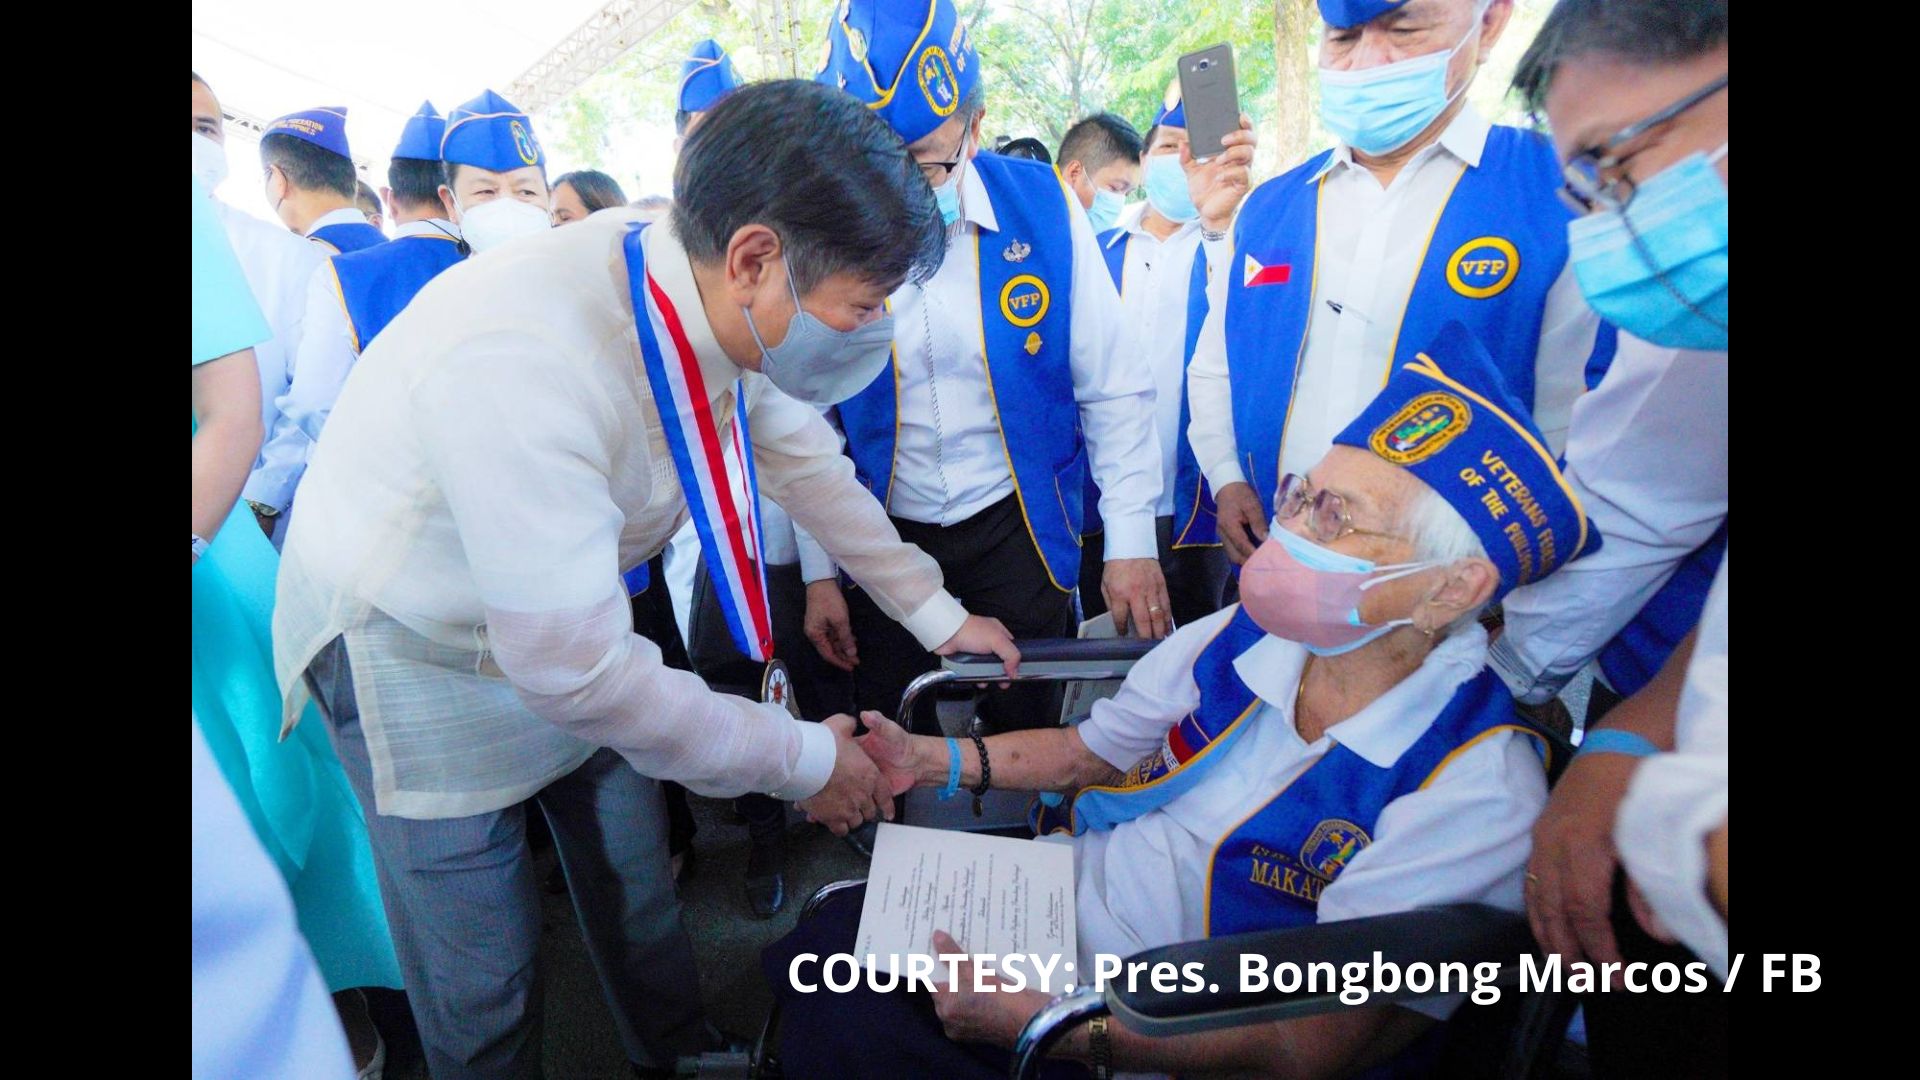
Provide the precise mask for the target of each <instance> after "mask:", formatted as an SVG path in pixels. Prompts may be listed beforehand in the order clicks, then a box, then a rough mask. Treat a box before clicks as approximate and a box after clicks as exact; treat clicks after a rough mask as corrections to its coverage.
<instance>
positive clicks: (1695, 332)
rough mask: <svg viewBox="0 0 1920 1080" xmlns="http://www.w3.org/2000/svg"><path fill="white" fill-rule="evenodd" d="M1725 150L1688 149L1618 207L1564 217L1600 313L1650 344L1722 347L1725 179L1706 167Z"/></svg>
mask: <svg viewBox="0 0 1920 1080" xmlns="http://www.w3.org/2000/svg"><path fill="white" fill-rule="evenodd" d="M1726 154H1727V144H1726V143H1721V144H1720V149H1718V150H1715V151H1714V152H1713V153H1712V154H1701V153H1695V154H1689V155H1687V156H1686V157H1684V158H1681V159H1680V160H1679V161H1677V162H1675V163H1674V164H1673V165H1670V166H1668V167H1667V168H1665V169H1662V170H1661V171H1660V172H1658V173H1656V174H1655V175H1653V176H1651V177H1649V178H1648V179H1647V181H1646V183H1644V184H1641V185H1640V186H1639V188H1638V189H1636V190H1635V192H1634V194H1633V198H1632V199H1630V200H1628V202H1627V206H1626V209H1625V210H1599V211H1596V212H1594V213H1591V214H1588V215H1586V216H1585V217H1581V218H1575V219H1574V220H1573V221H1571V222H1569V223H1568V225H1567V238H1568V240H1569V242H1570V246H1569V250H1568V258H1569V260H1570V261H1571V262H1572V263H1573V276H1574V278H1575V279H1576V280H1578V281H1579V282H1580V291H1581V292H1582V293H1585V294H1586V297H1587V303H1588V304H1590V305H1592V307H1593V310H1594V312H1595V313H1596V314H1598V315H1599V316H1600V317H1601V318H1603V319H1605V320H1607V321H1608V322H1610V323H1613V324H1614V325H1615V326H1618V327H1619V328H1620V329H1622V330H1625V331H1626V332H1627V333H1629V334H1632V335H1633V336H1635V337H1637V338H1641V339H1643V340H1646V341H1650V342H1652V343H1654V344H1655V345H1664V346H1666V347H1668V348H1672V349H1713V350H1725V349H1726V347H1727V184H1726V181H1724V180H1722V179H1720V174H1719V172H1717V171H1716V170H1715V169H1714V167H1713V165H1714V162H1716V161H1719V160H1720V159H1721V158H1723V157H1725V156H1726ZM1636 236H1637V237H1638V239H1637V240H1636V239H1635V238H1636Z"/></svg>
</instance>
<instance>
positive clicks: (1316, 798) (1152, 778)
mask: <svg viewBox="0 0 1920 1080" xmlns="http://www.w3.org/2000/svg"><path fill="white" fill-rule="evenodd" d="M1262 636H1264V631H1262V630H1261V629H1260V628H1259V627H1258V626H1257V625H1255V624H1254V622H1253V620H1252V619H1251V618H1249V617H1248V615H1247V613H1246V610H1245V609H1244V608H1242V609H1238V610H1236V611H1235V613H1234V615H1233V618H1232V619H1230V620H1229V621H1228V622H1227V624H1226V626H1225V627H1223V628H1222V629H1221V630H1220V632H1219V633H1218V634H1216V635H1215V636H1214V638H1213V640H1212V641H1210V642H1208V643H1207V645H1206V647H1205V648H1204V649H1202V650H1201V652H1200V655H1199V657H1198V658H1197V659H1195V661H1194V665H1193V678H1194V682H1195V683H1196V684H1197V685H1198V686H1199V687H1200V704H1199V705H1198V706H1197V707H1196V708H1195V709H1194V710H1193V712H1191V713H1189V714H1188V715H1187V716H1186V717H1184V718H1183V719H1182V720H1181V721H1180V722H1179V723H1178V724H1176V725H1174V726H1173V727H1172V728H1170V729H1168V732H1167V738H1166V741H1165V743H1163V744H1162V746H1161V749H1160V751H1159V752H1158V753H1156V754H1153V755H1150V756H1148V757H1147V758H1146V759H1145V760H1143V761H1141V762H1140V763H1139V764H1138V765H1135V766H1134V767H1133V768H1132V769H1130V770H1128V772H1127V774H1126V775H1125V776H1124V777H1122V778H1121V781H1120V783H1119V784H1117V785H1114V786H1111V787H1090V788H1084V789H1082V790H1081V791H1080V792H1079V793H1078V794H1077V795H1076V796H1075V797H1074V799H1073V801H1072V803H1071V804H1069V805H1067V806H1063V807H1060V808H1051V809H1050V808H1046V807H1040V806H1038V805H1036V810H1037V811H1039V814H1038V816H1037V817H1036V819H1035V824H1036V828H1037V829H1038V830H1040V831H1042V832H1043V833H1044V832H1058V831H1062V830H1063V829H1064V830H1066V831H1070V832H1072V833H1074V834H1076V835H1077V834H1078V833H1080V832H1081V831H1083V830H1085V829H1088V828H1099V829H1111V828H1113V827H1114V826H1116V825H1118V824H1120V823H1122V822H1124V821H1128V820H1131V819H1133V818H1135V817H1139V816H1140V815H1142V814H1144V813H1147V812H1148V811H1151V810H1156V809H1159V808H1160V807H1162V806H1165V805H1167V804H1168V803H1171V802H1172V801H1173V800H1174V799H1176V798H1179V797H1180V796H1181V795H1182V794H1184V793H1186V792H1187V791H1189V790H1191V789H1192V788H1193V787H1194V786H1195V785H1196V784H1197V783H1198V782H1199V781H1200V780H1201V779H1202V778H1204V776H1205V775H1206V773H1207V772H1208V771H1209V770H1210V769H1211V768H1212V766H1213V764H1214V762H1216V761H1217V760H1219V756H1220V755H1224V754H1225V753H1226V750H1227V748H1228V747H1229V746H1230V745H1231V744H1232V743H1233V742H1234V741H1235V740H1237V739H1238V738H1239V737H1240V736H1241V735H1242V734H1244V733H1245V731H1246V730H1247V724H1248V721H1249V720H1251V719H1252V717H1253V716H1254V715H1255V714H1256V713H1257V712H1258V710H1259V707H1260V704H1261V702H1260V699H1259V698H1258V697H1257V696H1255V694H1254V692H1253V691H1252V690H1251V689H1250V688H1249V687H1248V686H1247V685H1246V683H1244V682H1242V681H1241V679H1240V676H1239V673H1237V672H1236V671H1234V669H1233V661H1234V660H1235V659H1236V658H1237V657H1239V655H1240V654H1241V653H1243V652H1245V651H1246V650H1247V649H1248V648H1250V647H1252V645H1253V644H1254V643H1255V642H1257V641H1259V640H1260V639H1261V637H1262ZM1514 719H1515V718H1514V711H1513V697H1512V695H1510V694H1509V693H1508V692H1507V689H1506V686H1505V684H1503V683H1502V682H1501V681H1500V678H1499V676H1497V675H1495V674H1494V673H1493V670H1492V669H1491V668H1482V669H1481V671H1480V673H1479V674H1478V675H1475V676H1474V677H1473V678H1471V679H1468V680H1467V681H1466V682H1465V683H1462V684H1461V686H1460V688H1459V689H1458V690H1456V691H1454V695H1453V698H1452V699H1451V700H1450V701H1448V702H1447V705H1446V707H1445V708H1443V709H1442V710H1441V711H1440V715H1439V716H1437V717H1435V718H1434V719H1433V721H1432V722H1431V723H1430V724H1428V725H1427V730H1426V732H1425V733H1424V734H1422V735H1421V736H1420V738H1418V739H1416V740H1415V741H1414V743H1413V745H1412V746H1410V747H1408V748H1407V750H1406V752H1405V753H1403V754H1401V755H1400V757H1399V759H1398V760H1397V761H1395V762H1394V763H1393V764H1392V765H1391V766H1389V767H1387V768H1384V769H1383V768H1380V767H1378V766H1376V765H1374V764H1373V763H1372V762H1369V761H1368V760H1367V759H1365V758H1363V757H1361V756H1360V755H1359V754H1356V753H1354V752H1353V751H1352V750H1349V749H1347V748H1346V747H1344V746H1342V745H1340V744H1339V743H1338V742H1335V743H1334V744H1333V745H1332V747H1331V748H1330V749H1329V750H1328V751H1327V752H1326V754H1325V755H1323V756H1322V757H1321V758H1320V759H1319V760H1318V761H1316V762H1314V763H1313V764H1311V765H1309V766H1308V767H1307V769H1306V771H1305V772H1303V773H1301V774H1300V775H1299V776H1298V777H1296V778H1295V779H1294V780H1293V782H1292V783H1291V784H1288V785H1287V786H1286V788H1284V789H1283V790H1281V791H1280V792H1278V793H1276V794H1275V795H1274V796H1273V797H1272V799H1271V800H1270V801H1268V802H1267V804H1266V805H1265V806H1262V807H1260V808H1259V809H1258V810H1256V811H1254V812H1253V814H1252V815H1251V816H1249V817H1248V818H1247V819H1246V820H1244V821H1242V822H1241V823H1240V824H1239V825H1237V826H1235V827H1234V829H1233V831H1232V832H1230V833H1228V834H1227V835H1226V836H1224V837H1221V838H1220V841H1219V843H1218V844H1216V845H1215V847H1214V852H1213V861H1212V865H1211V867H1210V868H1209V870H1208V877H1207V934H1208V936H1213V935H1216V934H1235V933H1240V932H1242V931H1247V930H1271V929H1279V928H1283V927H1289V926H1306V925H1311V924H1312V923H1313V922H1314V921H1315V919H1316V918H1317V916H1318V912H1319V904H1320V893H1321V891H1322V890H1324V889H1325V888H1326V887H1327V885H1328V884H1330V883H1331V882H1332V881H1333V880H1334V879H1335V878H1336V877H1338V876H1339V874H1340V872H1341V871H1342V870H1343V869H1345V868H1346V866H1347V864H1348V863H1349V862H1351V861H1352V860H1353V857H1354V856H1355V855H1356V854H1358V853H1359V852H1360V851H1361V850H1363V849H1365V848H1366V846H1367V845H1368V844H1370V843H1372V842H1373V841H1372V832H1373V829H1374V826H1375V824H1376V823H1377V822H1378V821H1379V818H1380V812H1381V811H1382V810H1383V809H1385V808H1386V806H1387V804H1389V803H1391V802H1393V801H1394V800H1395V799H1398V798H1400V797H1401V796H1402V795H1406V794H1408V793H1410V792H1413V791H1416V790H1418V789H1420V788H1421V787H1423V786H1424V785H1425V784H1426V783H1427V782H1428V781H1430V780H1432V779H1433V778H1434V776H1436V775H1437V774H1438V773H1439V771H1440V770H1441V769H1442V768H1444V767H1445V766H1446V764H1447V763H1448V762H1449V761H1450V760H1451V759H1452V758H1453V756H1454V755H1456V754H1458V753H1459V752H1460V751H1461V750H1464V749H1465V748H1467V747H1468V746H1470V745H1472V744H1473V743H1475V742H1477V741H1479V740H1480V739H1482V738H1485V737H1486V736H1488V735H1490V734H1492V733H1494V732H1499V731H1520V732H1525V733H1526V734H1528V735H1533V734H1534V733H1533V731H1532V730H1531V729H1529V728H1527V727H1526V726H1525V725H1523V724H1518V723H1515V722H1514ZM1536 742H1538V739H1537V737H1536ZM1539 745H1540V749H1541V751H1542V753H1543V754H1544V752H1545V745H1544V743H1541V744H1539ZM1061 811H1065V812H1066V816H1065V817H1064V818H1061V817H1059V816H1057V815H1059V814H1060V813H1061Z"/></svg>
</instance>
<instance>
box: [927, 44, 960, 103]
mask: <svg viewBox="0 0 1920 1080" xmlns="http://www.w3.org/2000/svg"><path fill="white" fill-rule="evenodd" d="M917 81H918V82H919V83H920V93H922V94H924V95H925V96H926V99H927V105H928V107H929V108H931V109H932V110H933V114H934V115H935V116H952V115H953V110H955V109H957V108H959V107H960V83H959V81H958V80H956V79H955V78H954V77H953V65H952V64H949V63H948V62H947V51H946V50H945V49H942V48H941V47H940V46H938V45H929V46H927V50H926V51H925V52H923V53H921V54H920V67H919V71H918V75H917Z"/></svg>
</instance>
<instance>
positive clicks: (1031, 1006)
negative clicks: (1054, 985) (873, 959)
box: [933, 930, 1048, 1047]
mask: <svg viewBox="0 0 1920 1080" xmlns="http://www.w3.org/2000/svg"><path fill="white" fill-rule="evenodd" d="M933 952H934V955H936V956H948V955H952V954H954V953H964V950H962V949H961V948H960V943H959V942H957V941H955V940H953V938H952V936H951V935H949V934H948V933H947V932H946V931H945V930H935V931H934V932H933ZM945 967H946V965H945V964H944V963H942V964H940V965H938V966H936V967H935V968H934V977H933V1011H934V1013H935V1014H937V1015H938V1016H939V1017H940V1026H941V1027H942V1028H944V1029H945V1030H946V1033H947V1038H949V1039H953V1040H955V1041H959V1042H982V1043H991V1044H992V1045H994V1046H1007V1047H1011V1046H1012V1045H1013V1042H1014V1039H1016V1038H1017V1037H1019V1035H1020V1029H1021V1028H1023V1027H1026V1026H1027V1021H1028V1020H1031V1019H1033V1014H1034V1013H1037V1012H1039V1011H1040V1010H1041V1009H1042V1008H1045V1007H1046V1004H1047V1000H1048V999H1047V995H1045V994H1043V993H1041V992H1040V991H1038V990H1035V989H1032V988H1031V987H1029V988H1028V989H1026V990H1022V991H1020V992H1018V993H1014V992H1012V991H1009V990H1008V989H1006V986H1005V984H1003V983H1002V982H1001V981H1000V979H999V977H998V976H996V975H990V974H986V973H981V974H980V985H981V986H991V987H993V989H991V990H976V989H975V988H974V976H975V972H974V970H973V961H972V960H971V959H965V958H963V959H961V960H960V962H959V963H957V964H956V965H955V966H954V969H953V970H954V981H953V983H952V984H951V985H942V983H941V978H940V976H941V972H942V970H943V969H944V968H945Z"/></svg>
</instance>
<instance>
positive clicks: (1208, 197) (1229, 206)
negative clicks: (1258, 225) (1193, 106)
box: [1180, 113, 1258, 232]
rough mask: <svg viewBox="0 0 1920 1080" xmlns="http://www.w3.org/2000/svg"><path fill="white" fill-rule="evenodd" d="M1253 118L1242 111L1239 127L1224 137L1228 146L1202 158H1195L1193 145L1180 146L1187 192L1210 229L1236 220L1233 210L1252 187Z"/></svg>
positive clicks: (1223, 227) (1222, 227)
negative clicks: (1203, 159)
mask: <svg viewBox="0 0 1920 1080" xmlns="http://www.w3.org/2000/svg"><path fill="white" fill-rule="evenodd" d="M1256 142H1258V138H1257V137H1256V136H1255V135H1254V133H1253V118H1252V117H1250V116H1248V115H1247V114H1246V113H1241V114H1240V130H1239V131H1229V132H1227V134H1226V135H1225V136H1224V137H1222V138H1221V140H1220V145H1222V146H1224V147H1225V148H1226V149H1225V150H1223V151H1222V152H1220V153H1218V154H1215V155H1213V156H1212V157H1211V158H1208V159H1207V160H1206V161H1203V162H1195V161H1194V157H1193V151H1192V150H1191V148H1189V147H1186V146H1182V147H1181V148H1180V165H1181V167H1182V168H1185V169H1186V170H1187V194H1188V196H1189V197H1191V198H1192V199H1193V205H1194V207H1195V208H1197V209H1198V210H1199V211H1200V227H1201V228H1203V229H1206V230H1207V231H1208V232H1226V231H1227V226H1229V225H1232V224H1233V212H1234V211H1235V210H1238V209H1239V208H1240V200H1242V199H1244V198H1246V197H1247V192H1248V191H1250V190H1252V188H1253V172H1252V166H1253V147H1254V144H1255V143H1256Z"/></svg>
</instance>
